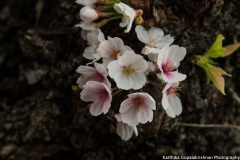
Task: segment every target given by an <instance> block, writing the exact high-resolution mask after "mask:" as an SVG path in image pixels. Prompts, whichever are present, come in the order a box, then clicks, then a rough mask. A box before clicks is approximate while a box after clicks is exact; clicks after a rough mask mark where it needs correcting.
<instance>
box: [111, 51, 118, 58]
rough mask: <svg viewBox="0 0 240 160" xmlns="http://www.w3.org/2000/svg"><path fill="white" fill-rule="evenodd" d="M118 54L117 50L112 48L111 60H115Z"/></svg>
mask: <svg viewBox="0 0 240 160" xmlns="http://www.w3.org/2000/svg"><path fill="white" fill-rule="evenodd" d="M118 54H119V51H115V50H114V51H113V52H112V55H111V57H112V59H113V60H116V59H117V56H118Z"/></svg>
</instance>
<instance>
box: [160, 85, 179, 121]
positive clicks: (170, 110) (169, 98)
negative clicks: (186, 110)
mask: <svg viewBox="0 0 240 160" xmlns="http://www.w3.org/2000/svg"><path fill="white" fill-rule="evenodd" d="M178 84H179V83H167V85H166V86H165V88H164V89H163V91H162V93H163V97H162V106H163V108H164V109H165V110H166V113H167V115H168V116H169V117H171V118H175V117H176V115H177V116H178V115H180V114H181V113H182V104H181V101H180V99H179V97H178V96H179V94H178V93H177V91H178V90H180V87H178Z"/></svg>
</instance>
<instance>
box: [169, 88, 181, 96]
mask: <svg viewBox="0 0 240 160" xmlns="http://www.w3.org/2000/svg"><path fill="white" fill-rule="evenodd" d="M181 89H182V87H171V88H169V89H168V91H167V92H168V94H173V95H175V96H178V97H180V94H179V93H178V91H180V90H181Z"/></svg>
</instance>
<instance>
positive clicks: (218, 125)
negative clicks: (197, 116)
mask: <svg viewBox="0 0 240 160" xmlns="http://www.w3.org/2000/svg"><path fill="white" fill-rule="evenodd" d="M176 125H179V126H185V127H199V128H235V129H239V130H240V126H238V125H231V124H194V123H180V122H177V123H176Z"/></svg>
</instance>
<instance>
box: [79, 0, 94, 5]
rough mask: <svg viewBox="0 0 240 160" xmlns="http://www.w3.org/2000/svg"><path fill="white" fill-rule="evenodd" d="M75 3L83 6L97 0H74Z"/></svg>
mask: <svg viewBox="0 0 240 160" xmlns="http://www.w3.org/2000/svg"><path fill="white" fill-rule="evenodd" d="M75 2H76V3H77V4H80V5H83V6H89V5H92V4H93V3H95V2H97V0H77V1H75Z"/></svg>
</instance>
